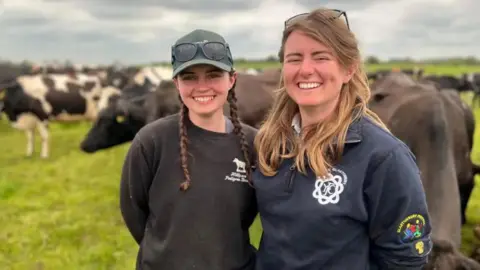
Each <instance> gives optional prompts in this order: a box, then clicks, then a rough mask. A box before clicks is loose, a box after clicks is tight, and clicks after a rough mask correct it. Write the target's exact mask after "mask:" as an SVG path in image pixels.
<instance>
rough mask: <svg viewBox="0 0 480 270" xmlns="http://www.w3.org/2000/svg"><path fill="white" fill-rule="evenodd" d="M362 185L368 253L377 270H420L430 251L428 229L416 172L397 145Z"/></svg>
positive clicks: (406, 152) (406, 151)
mask: <svg viewBox="0 0 480 270" xmlns="http://www.w3.org/2000/svg"><path fill="white" fill-rule="evenodd" d="M367 181H368V182H366V187H365V190H364V192H365V195H366V201H367V206H368V208H367V209H368V212H369V234H370V242H371V254H372V258H373V259H374V260H375V262H376V263H377V264H378V265H379V266H380V269H422V268H423V266H424V265H425V264H426V263H427V256H428V254H429V253H430V251H431V247H432V243H431V240H430V233H431V226H430V217H429V214H428V208H427V202H426V197H425V193H424V190H423V186H422V182H421V178H420V172H419V169H418V167H417V165H416V163H415V160H414V156H413V154H412V153H411V152H410V151H409V149H408V148H407V147H406V146H404V145H401V146H399V147H396V148H395V149H393V150H392V151H390V152H389V153H387V155H386V156H385V158H384V159H383V160H380V162H379V163H378V165H377V167H376V168H375V170H374V171H373V173H372V174H371V175H370V178H369V179H368V180H367Z"/></svg>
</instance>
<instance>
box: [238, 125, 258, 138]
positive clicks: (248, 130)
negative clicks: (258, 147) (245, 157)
mask: <svg viewBox="0 0 480 270" xmlns="http://www.w3.org/2000/svg"><path fill="white" fill-rule="evenodd" d="M241 125H242V130H243V133H244V134H245V138H246V139H247V141H248V142H250V143H253V140H254V139H255V136H256V135H257V132H258V129H256V128H254V127H252V126H249V125H247V124H244V123H241Z"/></svg>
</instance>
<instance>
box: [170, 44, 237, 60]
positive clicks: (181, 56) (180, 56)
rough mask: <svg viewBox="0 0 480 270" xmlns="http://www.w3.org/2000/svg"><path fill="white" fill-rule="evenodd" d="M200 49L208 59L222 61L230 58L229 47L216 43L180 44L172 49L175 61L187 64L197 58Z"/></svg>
mask: <svg viewBox="0 0 480 270" xmlns="http://www.w3.org/2000/svg"><path fill="white" fill-rule="evenodd" d="M199 49H200V50H201V51H202V53H203V55H204V56H205V57H206V58H208V59H210V60H213V61H220V60H222V59H224V58H225V57H227V56H228V50H229V46H228V44H224V43H221V42H215V41H206V42H195V43H180V44H177V45H175V46H174V47H173V48H172V54H173V55H172V56H173V58H174V59H175V61H180V62H187V61H190V60H192V59H193V58H195V55H197V52H198V50H199Z"/></svg>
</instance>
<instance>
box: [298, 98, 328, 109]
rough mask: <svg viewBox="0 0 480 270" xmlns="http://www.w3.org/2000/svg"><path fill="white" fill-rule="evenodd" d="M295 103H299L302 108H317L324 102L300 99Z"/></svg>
mask: <svg viewBox="0 0 480 270" xmlns="http://www.w3.org/2000/svg"><path fill="white" fill-rule="evenodd" d="M295 103H297V105H298V106H302V107H315V106H320V105H321V104H322V101H321V100H316V99H311V98H308V99H307V98H299V99H295Z"/></svg>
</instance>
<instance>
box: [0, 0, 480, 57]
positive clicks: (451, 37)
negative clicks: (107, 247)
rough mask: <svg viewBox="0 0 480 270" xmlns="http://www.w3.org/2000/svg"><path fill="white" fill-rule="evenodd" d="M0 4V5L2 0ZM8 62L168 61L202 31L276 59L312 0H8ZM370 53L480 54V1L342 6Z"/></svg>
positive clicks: (1, 20)
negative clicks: (287, 28) (289, 23)
mask: <svg viewBox="0 0 480 270" xmlns="http://www.w3.org/2000/svg"><path fill="white" fill-rule="evenodd" d="M0 1H2V0H0ZM3 1H4V3H3V13H2V12H1V11H0V14H1V15H0V29H2V34H3V36H4V37H8V38H4V39H2V41H4V42H1V43H0V51H1V52H3V55H2V58H9V59H12V60H23V59H32V60H34V61H42V60H45V59H60V60H64V59H70V60H72V61H74V62H78V63H111V62H113V61H114V60H120V61H121V62H124V63H143V62H153V61H164V60H167V61H168V60H169V57H170V46H171V45H172V44H173V43H174V42H175V40H176V39H178V38H179V37H181V36H182V35H184V34H186V33H187V32H189V31H191V30H193V29H195V28H204V29H209V30H212V31H216V32H219V33H220V34H222V35H224V36H225V38H226V39H227V41H228V42H229V43H230V45H231V48H232V52H233V54H234V57H242V58H265V57H266V56H268V55H276V54H277V52H278V49H279V46H280V39H281V32H282V28H283V22H284V20H285V19H287V18H289V17H291V16H293V15H295V14H298V13H301V12H307V11H309V10H311V9H314V8H317V7H318V3H319V2H318V1H313V0H296V1H295V0H257V1H253V0H245V1H240V0H225V1H215V0H206V1H187V0H178V1H168V0H142V1H131V0H3ZM326 7H328V8H337V9H342V10H345V11H346V12H347V16H348V19H349V22H350V25H351V29H352V31H353V32H354V33H355V34H356V36H357V37H358V39H359V41H360V44H361V48H362V51H363V54H364V56H366V55H377V56H380V57H381V58H389V57H406V56H410V57H413V58H429V57H438V56H467V55H474V56H475V55H476V56H480V55H479V54H480V50H478V44H480V33H479V32H480V31H478V30H477V29H476V27H477V26H478V25H479V23H480V17H479V16H477V14H476V10H478V9H479V8H480V2H479V1H475V0H388V1H387V0H355V1H354V0H349V1H348V0H340V1H332V2H329V3H328V4H326Z"/></svg>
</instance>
